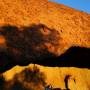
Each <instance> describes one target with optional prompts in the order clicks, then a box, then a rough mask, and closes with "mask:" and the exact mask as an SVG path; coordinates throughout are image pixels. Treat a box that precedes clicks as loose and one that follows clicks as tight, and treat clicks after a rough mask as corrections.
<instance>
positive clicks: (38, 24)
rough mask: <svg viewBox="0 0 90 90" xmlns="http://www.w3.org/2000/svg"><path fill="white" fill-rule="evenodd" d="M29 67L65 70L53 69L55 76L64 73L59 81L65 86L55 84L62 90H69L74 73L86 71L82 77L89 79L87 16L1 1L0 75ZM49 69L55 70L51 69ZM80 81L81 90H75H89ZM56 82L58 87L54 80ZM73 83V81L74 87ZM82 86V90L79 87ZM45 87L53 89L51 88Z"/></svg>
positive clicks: (25, 0) (32, 1) (35, 0)
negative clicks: (17, 68) (9, 70)
mask: <svg viewBox="0 0 90 90" xmlns="http://www.w3.org/2000/svg"><path fill="white" fill-rule="evenodd" d="M30 63H33V64H40V65H44V66H49V67H51V66H57V67H67V68H66V69H65V70H64V69H63V68H60V70H56V69H55V70H56V71H55V72H57V73H58V72H60V71H61V72H62V71H63V72H66V70H67V72H66V73H65V75H66V78H65V77H64V76H63V75H62V76H63V77H64V78H62V77H61V76H60V78H61V79H60V80H63V82H65V83H64V84H65V85H66V87H65V85H64V84H62V85H60V84H57V85H60V87H59V88H61V89H62V88H63V89H65V88H66V90H68V89H69V87H68V82H69V81H70V82H71V84H72V77H71V75H72V74H73V72H75V73H74V74H75V75H76V72H77V73H80V71H82V70H83V68H87V69H86V70H84V71H83V73H87V74H85V76H87V77H88V76H89V73H90V71H89V70H88V69H90V67H89V66H90V64H89V63H90V14H88V13H85V12H82V11H78V10H75V9H73V8H69V7H67V6H64V5H62V4H57V3H54V2H51V1H47V0H1V1H0V73H3V72H5V71H6V70H8V69H10V68H12V67H14V66H16V65H23V66H25V65H28V64H30ZM68 67H78V68H82V69H80V71H79V69H78V68H71V69H70V68H68ZM45 68H47V67H45ZM40 69H41V68H40ZM51 69H52V70H54V67H51ZM71 71H73V72H72V73H71V74H70V75H69V76H68V72H71ZM14 72H15V71H14ZM43 72H44V71H43ZM45 73H46V71H45ZM48 73H49V72H48ZM74 74H73V75H74ZM80 74H81V73H80ZM51 75H52V74H51ZM77 76H78V75H77ZM1 77H2V74H1ZM18 77H19V76H18ZM18 77H17V79H18ZM51 77H52V76H51ZM55 77H57V75H55ZM49 78H50V77H49ZM57 78H58V77H57ZM79 78H81V79H82V80H81V79H80V81H79V82H81V84H79V85H80V88H81V89H78V90H89V86H90V85H89V84H90V83H89V82H88V80H87V78H86V79H85V78H83V77H79ZM79 78H78V79H79ZM54 79H55V78H53V79H52V80H54ZM83 79H84V80H85V81H83ZM47 80H49V79H47ZM50 80H51V79H50ZM4 82H5V81H4ZM15 82H16V81H15ZM48 82H49V81H48ZM55 82H56V83H57V80H56V79H55ZM63 82H60V83H63ZM75 82H76V81H75V79H73V83H75ZM83 82H84V83H83ZM85 82H87V83H86V84H85ZM5 83H7V82H5ZM10 83H11V84H12V82H10ZM41 83H42V82H41ZM56 83H55V84H56ZM19 84H21V83H19ZM31 84H32V83H31ZM83 84H85V87H84V86H83V87H81V86H82V85H83ZM23 85H24V84H23ZM27 85H28V84H27ZM38 85H39V84H38ZM63 85H64V86H63ZM1 86H3V85H1ZM39 87H40V88H42V89H43V86H42V85H41V84H40V85H39V86H37V87H36V88H39ZM47 87H48V88H52V86H47ZM54 87H55V85H54ZM72 87H73V86H72ZM56 88H58V87H56ZM31 89H32V88H31ZM5 90H6V89H5ZM9 90H10V89H9ZM26 90H27V89H26ZM71 90H73V89H71Z"/></svg>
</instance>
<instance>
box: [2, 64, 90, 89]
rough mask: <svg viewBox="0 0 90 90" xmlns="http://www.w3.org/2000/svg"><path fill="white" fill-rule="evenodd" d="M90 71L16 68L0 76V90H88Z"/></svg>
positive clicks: (59, 68)
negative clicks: (46, 89)
mask: <svg viewBox="0 0 90 90" xmlns="http://www.w3.org/2000/svg"><path fill="white" fill-rule="evenodd" d="M89 76H90V70H88V69H80V68H74V67H70V68H68V67H64V68H61V67H53V68H52V67H43V66H40V65H32V64H31V65H29V66H26V67H24V66H23V67H21V66H16V67H14V68H12V69H11V70H9V71H7V72H5V73H3V74H1V76H0V80H2V82H0V84H1V85H0V89H1V90H17V88H18V89H20V90H45V88H48V89H50V90H90V82H89V81H90V80H89V79H90V78H89Z"/></svg>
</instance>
